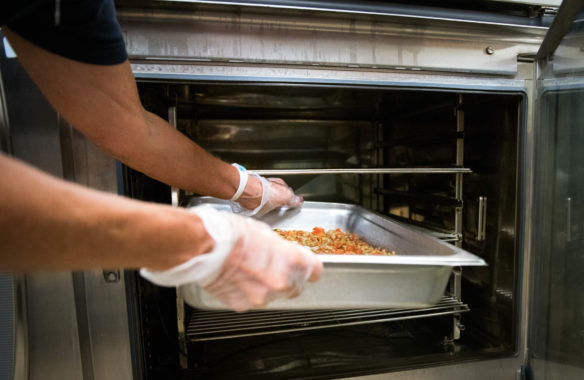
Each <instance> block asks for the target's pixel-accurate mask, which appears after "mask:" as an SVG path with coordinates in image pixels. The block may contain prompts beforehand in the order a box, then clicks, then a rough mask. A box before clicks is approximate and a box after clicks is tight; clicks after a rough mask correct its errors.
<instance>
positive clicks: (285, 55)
mask: <svg viewBox="0 0 584 380" xmlns="http://www.w3.org/2000/svg"><path fill="white" fill-rule="evenodd" d="M118 16H119V18H120V23H121V25H122V28H123V29H124V31H125V35H126V45H127V50H128V53H129V56H130V59H131V60H132V61H137V60H160V61H164V60H166V61H168V60H174V61H175V62H181V61H182V62H190V63H192V64H197V65H199V64H205V63H221V64H226V65H237V66H255V65H269V66H272V67H273V66H280V65H288V66H314V65H318V66H320V67H342V68H346V69H351V70H355V69H359V70H362V69H383V70H388V69H393V70H401V71H403V70H416V71H419V70H430V71H451V72H458V73H461V72H462V73H469V72H471V73H489V74H504V75H512V74H515V73H516V72H517V56H518V55H519V54H535V53H536V52H537V49H538V47H539V44H540V43H541V41H542V40H543V37H544V35H545V31H546V29H547V28H545V27H544V28H542V27H533V26H521V27H520V26H509V25H505V26H503V25H497V24H494V23H486V24H481V23H476V22H448V21H444V20H436V19H432V18H415V17H400V16H387V15H385V16H379V15H355V14H349V15H345V14H339V15H335V16H336V17H330V16H331V15H330V14H327V13H326V12H324V13H322V12H301V13H298V12H297V11H296V12H294V11H286V10H273V9H271V10H270V11H266V10H261V9H257V8H249V7H241V8H237V11H235V10H234V9H233V8H232V7H221V6H198V7H194V8H193V9H192V10H191V11H189V12H177V11H173V10H165V11H164V12H163V11H157V10H148V11H145V10H139V9H121V10H120V11H119V12H118ZM226 20H229V22H226ZM406 31H407V32H406ZM234 35H237V38H233V36H234ZM486 46H490V47H491V48H492V49H493V51H494V54H487V53H486V52H485V47H486Z"/></svg>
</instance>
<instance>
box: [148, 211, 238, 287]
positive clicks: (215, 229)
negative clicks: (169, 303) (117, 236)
mask: <svg viewBox="0 0 584 380" xmlns="http://www.w3.org/2000/svg"><path fill="white" fill-rule="evenodd" d="M190 211H191V212H193V213H194V214H196V215H197V216H198V217H199V218H201V220H202V222H203V225H204V226H205V229H206V230H207V233H208V234H209V235H210V236H211V238H213V240H214V241H215V246H214V247H213V250H212V251H211V252H208V253H203V254H201V255H198V256H196V257H194V258H192V259H190V260H188V261H186V262H184V263H182V264H180V265H177V266H176V267H173V268H170V269H168V270H165V271H153V270H149V269H146V268H142V269H141V270H140V275H142V277H144V278H145V279H147V280H149V281H150V282H153V283H154V284H156V285H160V286H169V287H173V286H179V285H182V284H186V283H190V282H196V283H197V284H199V285H201V286H203V287H205V286H207V285H208V284H210V283H211V282H212V281H213V280H215V279H216V278H217V276H218V275H219V273H220V272H221V268H222V267H223V263H224V262H225V259H226V258H227V256H228V255H229V253H230V252H231V250H232V249H233V245H234V244H235V233H234V231H233V229H232V227H231V222H230V214H228V213H225V212H221V211H217V210H215V209H213V208H212V207H210V206H197V207H193V208H191V209H190Z"/></svg>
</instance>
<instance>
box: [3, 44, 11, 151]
mask: <svg viewBox="0 0 584 380" xmlns="http://www.w3.org/2000/svg"><path fill="white" fill-rule="evenodd" d="M0 36H1V34H0ZM1 48H2V46H0V49H1ZM11 150H12V148H11V144H10V122H9V120H8V109H7V108H6V94H5V93H4V84H3V81H2V73H1V72H0V152H6V153H10V152H11Z"/></svg>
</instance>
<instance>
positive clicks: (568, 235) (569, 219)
mask: <svg viewBox="0 0 584 380" xmlns="http://www.w3.org/2000/svg"><path fill="white" fill-rule="evenodd" d="M571 241H572V198H571V197H568V198H566V242H568V243H569V242H571Z"/></svg>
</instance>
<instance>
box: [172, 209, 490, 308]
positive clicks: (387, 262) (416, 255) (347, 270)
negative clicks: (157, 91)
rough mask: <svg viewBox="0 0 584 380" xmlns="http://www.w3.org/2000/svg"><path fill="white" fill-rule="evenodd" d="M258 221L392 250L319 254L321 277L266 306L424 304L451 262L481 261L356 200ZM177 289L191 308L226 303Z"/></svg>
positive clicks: (436, 293) (439, 289) (435, 295)
mask: <svg viewBox="0 0 584 380" xmlns="http://www.w3.org/2000/svg"><path fill="white" fill-rule="evenodd" d="M200 204H206V205H211V206H213V207H215V208H217V209H220V210H228V205H227V204H226V203H225V202H221V201H218V200H215V199H213V198H194V199H192V200H191V202H189V204H188V207H192V206H195V205H200ZM262 221H264V222H266V223H268V224H269V225H270V226H271V227H273V228H280V229H301V230H308V231H311V230H312V228H313V227H315V226H319V227H322V228H324V229H334V228H341V230H343V231H346V232H352V233H356V234H357V235H359V236H360V237H361V238H362V239H364V240H365V241H367V242H368V243H370V244H372V245H373V246H377V247H382V248H385V249H387V250H389V251H392V250H395V251H396V255H395V256H365V255H319V258H320V259H321V261H322V262H323V263H324V265H325V269H324V273H323V276H322V278H321V280H320V281H318V282H316V283H309V284H307V285H306V288H305V290H304V292H303V293H302V294H301V295H300V296H299V297H298V298H295V299H293V300H275V301H273V302H272V303H270V304H269V305H268V306H267V307H268V308H279V309H315V308H319V309H322V308H355V307H357V308H358V307H365V308H381V307H393V308H395V307H403V308H413V307H426V306H431V305H433V304H434V303H436V302H438V300H439V299H440V297H441V296H442V295H443V294H444V289H445V287H446V284H447V282H448V279H449V277H450V273H451V270H452V269H451V268H452V267H453V266H460V265H479V266H480V265H485V262H484V261H483V260H482V259H480V258H478V257H476V256H474V255H472V254H470V253H468V252H466V251H463V250H462V249H460V248H457V247H454V246H452V245H450V244H447V243H443V242H441V241H440V240H438V239H435V238H432V237H430V236H427V235H424V234H422V233H420V232H419V231H416V230H413V229H410V228H408V227H406V226H404V225H401V224H400V223H397V222H394V221H391V220H389V219H386V218H382V217H381V216H379V215H376V214H374V213H372V212H370V211H367V210H365V209H363V208H361V207H359V206H354V205H345V204H335V203H325V202H305V203H304V205H303V206H302V207H301V208H298V209H289V210H279V211H278V210H276V211H275V212H272V213H270V214H268V215H266V216H264V217H263V218H262ZM181 293H182V295H183V297H184V299H185V302H187V303H188V304H190V305H191V306H193V307H199V308H224V306H223V305H222V304H221V302H219V301H218V300H217V299H215V298H214V297H212V296H210V295H209V294H208V293H206V292H205V291H204V290H203V289H201V288H200V287H198V286H196V285H185V286H182V287H181Z"/></svg>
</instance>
